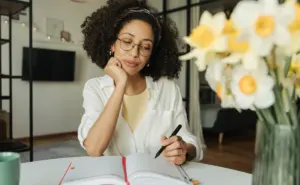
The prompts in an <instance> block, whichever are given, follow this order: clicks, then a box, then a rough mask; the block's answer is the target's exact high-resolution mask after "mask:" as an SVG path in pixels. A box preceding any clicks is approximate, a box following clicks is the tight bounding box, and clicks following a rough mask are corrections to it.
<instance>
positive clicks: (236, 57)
mask: <svg viewBox="0 0 300 185" xmlns="http://www.w3.org/2000/svg"><path fill="white" fill-rule="evenodd" d="M242 58H243V55H242V54H237V53H236V54H231V55H230V56H228V57H225V58H224V59H222V63H224V64H236V63H239V62H240V61H241V59H242Z"/></svg>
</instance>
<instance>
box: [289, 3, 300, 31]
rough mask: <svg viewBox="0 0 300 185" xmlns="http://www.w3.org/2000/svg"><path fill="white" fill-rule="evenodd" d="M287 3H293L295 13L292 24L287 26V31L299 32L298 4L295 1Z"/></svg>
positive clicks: (299, 8) (299, 5) (299, 7)
mask: <svg viewBox="0 0 300 185" xmlns="http://www.w3.org/2000/svg"><path fill="white" fill-rule="evenodd" d="M288 3H293V5H294V12H295V18H294V20H293V22H292V23H291V24H289V30H290V32H297V31H300V3H298V2H297V1H296V0H291V1H290V2H288Z"/></svg>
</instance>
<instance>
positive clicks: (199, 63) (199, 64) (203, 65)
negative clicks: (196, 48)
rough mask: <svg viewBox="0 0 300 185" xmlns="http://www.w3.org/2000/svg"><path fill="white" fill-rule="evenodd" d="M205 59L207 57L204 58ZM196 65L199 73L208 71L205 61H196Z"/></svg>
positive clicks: (199, 59)
mask: <svg viewBox="0 0 300 185" xmlns="http://www.w3.org/2000/svg"><path fill="white" fill-rule="evenodd" d="M203 58H205V57H203ZM195 64H196V66H197V67H198V70H199V71H204V70H205V69H206V63H205V61H204V60H203V59H201V58H198V59H197V60H196V61H195Z"/></svg>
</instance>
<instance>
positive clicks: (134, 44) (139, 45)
mask: <svg viewBox="0 0 300 185" xmlns="http://www.w3.org/2000/svg"><path fill="white" fill-rule="evenodd" d="M117 40H119V41H120V42H124V40H122V39H120V38H119V37H117ZM132 43H133V45H132V47H131V49H129V50H125V49H123V48H122V43H120V48H121V49H122V50H124V51H131V50H132V49H133V48H134V46H136V45H137V46H138V50H139V54H140V55H142V56H144V57H149V56H151V54H152V51H153V46H151V52H150V54H149V55H146V56H145V55H143V54H142V53H141V49H140V47H142V45H141V44H136V43H134V42H133V41H132ZM152 45H153V43H152Z"/></svg>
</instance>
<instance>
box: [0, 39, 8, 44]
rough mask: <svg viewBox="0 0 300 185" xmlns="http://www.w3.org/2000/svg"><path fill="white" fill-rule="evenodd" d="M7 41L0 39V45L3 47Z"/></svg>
mask: <svg viewBox="0 0 300 185" xmlns="http://www.w3.org/2000/svg"><path fill="white" fill-rule="evenodd" d="M8 42H9V40H8V39H0V44H1V45H3V44H6V43H8Z"/></svg>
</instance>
